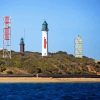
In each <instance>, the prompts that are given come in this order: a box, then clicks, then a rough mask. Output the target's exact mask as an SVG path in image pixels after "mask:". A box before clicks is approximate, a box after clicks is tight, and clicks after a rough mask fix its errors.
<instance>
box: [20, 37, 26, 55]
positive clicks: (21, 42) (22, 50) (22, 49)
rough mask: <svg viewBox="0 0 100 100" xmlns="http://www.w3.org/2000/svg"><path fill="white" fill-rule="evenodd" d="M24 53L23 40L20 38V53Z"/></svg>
mask: <svg viewBox="0 0 100 100" xmlns="http://www.w3.org/2000/svg"><path fill="white" fill-rule="evenodd" d="M24 51H25V44H24V39H23V38H21V40H20V53H21V54H24Z"/></svg>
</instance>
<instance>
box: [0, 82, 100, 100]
mask: <svg viewBox="0 0 100 100" xmlns="http://www.w3.org/2000/svg"><path fill="white" fill-rule="evenodd" d="M0 100H100V83H11V84H9V83H1V84H0Z"/></svg>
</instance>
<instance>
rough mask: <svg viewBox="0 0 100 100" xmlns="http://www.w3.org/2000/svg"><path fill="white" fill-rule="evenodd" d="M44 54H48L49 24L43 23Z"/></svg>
mask: <svg viewBox="0 0 100 100" xmlns="http://www.w3.org/2000/svg"><path fill="white" fill-rule="evenodd" d="M42 56H48V24H47V22H46V21H44V22H43V24H42Z"/></svg>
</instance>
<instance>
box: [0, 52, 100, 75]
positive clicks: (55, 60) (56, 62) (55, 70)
mask: <svg viewBox="0 0 100 100" xmlns="http://www.w3.org/2000/svg"><path fill="white" fill-rule="evenodd" d="M0 56H1V57H2V51H1V52H0ZM97 71H98V72H100V65H99V64H95V62H94V60H93V59H90V58H87V57H83V58H82V59H79V58H75V57H74V56H73V55H68V54H67V53H66V52H62V51H59V52H57V53H50V54H49V56H48V57H43V58H42V57H41V54H40V53H36V52H25V54H24V56H21V55H20V53H17V52H12V59H3V58H0V74H37V73H39V74H62V75H66V74H96V72H97Z"/></svg>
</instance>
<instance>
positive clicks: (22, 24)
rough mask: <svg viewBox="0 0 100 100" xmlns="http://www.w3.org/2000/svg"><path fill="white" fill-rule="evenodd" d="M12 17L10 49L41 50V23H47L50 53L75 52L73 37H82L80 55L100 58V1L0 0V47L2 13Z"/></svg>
mask: <svg viewBox="0 0 100 100" xmlns="http://www.w3.org/2000/svg"><path fill="white" fill-rule="evenodd" d="M6 15H7V16H11V45H12V50H14V51H19V43H20V39H21V37H24V40H25V50H26V51H32V52H41V47H42V42H41V41H42V40H41V39H42V32H41V28H42V23H43V22H44V20H46V21H47V23H48V28H49V32H48V46H49V52H57V51H65V52H67V53H68V54H74V39H75V37H77V36H78V35H80V36H81V37H82V39H83V55H84V56H87V57H90V58H94V59H97V60H100V45H99V43H100V42H99V41H100V0H0V48H2V46H3V26H4V25H3V16H6Z"/></svg>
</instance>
